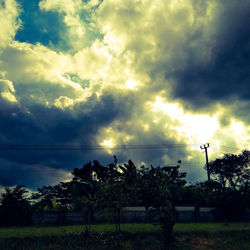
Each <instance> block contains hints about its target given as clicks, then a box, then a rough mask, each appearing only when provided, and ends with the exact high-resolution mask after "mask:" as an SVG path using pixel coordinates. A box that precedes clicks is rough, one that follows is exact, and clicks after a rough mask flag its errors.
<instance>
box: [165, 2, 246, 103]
mask: <svg viewBox="0 0 250 250" xmlns="http://www.w3.org/2000/svg"><path fill="white" fill-rule="evenodd" d="M217 12H218V13H217V14H216V15H217V16H216V18H215V23H214V24H216V27H213V28H214V29H215V32H214V34H213V35H212V36H211V37H210V39H211V41H212V42H211V43H212V44H213V46H212V48H211V57H210V58H209V57H208V58H207V59H205V60H206V63H201V62H199V61H198V60H196V58H197V56H196V55H195V54H196V53H199V52H197V51H196V50H195V49H194V48H191V44H192V43H193V42H194V41H196V40H198V41H199V39H200V35H201V34H202V32H203V30H199V32H198V31H197V32H196V33H195V34H194V35H192V36H191V39H190V40H189V43H188V46H187V47H186V51H187V55H188V56H187V60H186V62H185V66H184V67H182V68H177V69H176V70H174V71H172V72H166V78H167V79H172V80H173V82H174V86H173V95H174V97H177V98H180V99H183V100H184V101H186V102H187V103H189V104H191V105H192V106H193V108H200V107H204V106H206V105H208V104H212V103H214V102H223V103H227V102H229V101H232V100H234V99H239V100H243V101H244V100H249V99H250V88H249V84H250V69H249V65H250V26H249V23H250V2H249V1H223V2H222V3H221V5H219V9H218V10H217ZM189 44H190V45H189ZM204 49H206V48H204Z"/></svg>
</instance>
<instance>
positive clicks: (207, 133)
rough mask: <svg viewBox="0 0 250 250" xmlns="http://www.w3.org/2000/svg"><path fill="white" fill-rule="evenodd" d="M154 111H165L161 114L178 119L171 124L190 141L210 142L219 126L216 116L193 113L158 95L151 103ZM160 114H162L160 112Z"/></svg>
mask: <svg viewBox="0 0 250 250" xmlns="http://www.w3.org/2000/svg"><path fill="white" fill-rule="evenodd" d="M149 105H150V106H151V108H152V111H154V112H159V111H163V114H161V115H164V114H166V115H168V116H169V117H170V119H171V120H176V121H177V123H176V125H171V126H172V128H173V129H174V130H176V132H177V134H179V135H181V136H184V137H186V141H187V142H188V143H206V142H209V141H210V140H211V139H212V138H213V136H214V134H215V132H216V130H217V129H218V128H219V124H218V122H217V117H216V116H209V115H203V114H198V115H197V114H191V113H187V112H184V110H183V109H182V108H181V107H180V105H179V104H177V103H168V102H166V101H164V100H163V98H161V97H157V98H156V101H155V102H154V103H149ZM159 115H160V114H159Z"/></svg>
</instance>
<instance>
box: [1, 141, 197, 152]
mask: <svg viewBox="0 0 250 250" xmlns="http://www.w3.org/2000/svg"><path fill="white" fill-rule="evenodd" d="M195 145H197V146H198V145H199V144H174V143H169V144H138V145H136V144H134V145H133V144H132V145H125V144H124V145H116V146H113V147H109V146H100V145H94V146H85V145H80V144H74V145H49V144H45V145H40V144H33V145H28V144H5V145H0V150H83V151H84V150H103V149H112V150H115V149H123V150H126V149H133V150H134V149H135V150H136V149H142V150H143V149H165V148H183V147H187V146H195Z"/></svg>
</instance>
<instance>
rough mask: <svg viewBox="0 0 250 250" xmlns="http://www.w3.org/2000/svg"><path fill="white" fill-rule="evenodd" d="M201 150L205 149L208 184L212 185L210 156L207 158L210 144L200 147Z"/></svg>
mask: <svg viewBox="0 0 250 250" xmlns="http://www.w3.org/2000/svg"><path fill="white" fill-rule="evenodd" d="M200 148H201V150H203V149H205V154H206V167H207V179H208V183H210V169H209V164H208V156H207V149H208V148H209V143H207V144H204V145H203V146H200Z"/></svg>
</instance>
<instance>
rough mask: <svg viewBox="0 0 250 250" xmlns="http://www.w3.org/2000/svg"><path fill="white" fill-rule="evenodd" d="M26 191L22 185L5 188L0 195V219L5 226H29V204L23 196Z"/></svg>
mask: <svg viewBox="0 0 250 250" xmlns="http://www.w3.org/2000/svg"><path fill="white" fill-rule="evenodd" d="M27 193H28V191H27V190H26V189H25V188H24V186H23V185H18V186H15V187H13V188H7V187H6V188H5V191H4V192H3V193H2V194H1V207H0V217H1V220H0V221H1V222H0V223H1V224H2V225H5V226H20V225H28V224H30V222H31V220H30V204H29V202H28V199H27V198H26V197H25V195H26V194H27Z"/></svg>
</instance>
